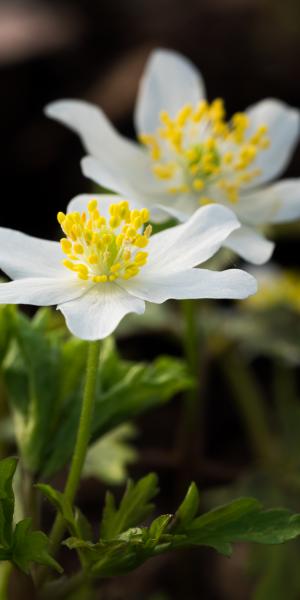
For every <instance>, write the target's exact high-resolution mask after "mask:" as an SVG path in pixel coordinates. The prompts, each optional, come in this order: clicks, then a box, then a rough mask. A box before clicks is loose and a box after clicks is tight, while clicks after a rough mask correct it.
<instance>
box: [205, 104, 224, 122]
mask: <svg viewBox="0 0 300 600" xmlns="http://www.w3.org/2000/svg"><path fill="white" fill-rule="evenodd" d="M209 116H210V118H211V119H213V120H215V121H219V120H220V121H221V120H222V119H223V118H224V116H225V109H224V102H223V100H222V98H216V100H214V101H213V102H212V104H211V105H210V110H209Z"/></svg>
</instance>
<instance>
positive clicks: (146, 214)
mask: <svg viewBox="0 0 300 600" xmlns="http://www.w3.org/2000/svg"><path fill="white" fill-rule="evenodd" d="M140 216H141V218H142V220H143V223H147V221H149V219H150V212H149V210H148V208H142V210H141V211H140Z"/></svg>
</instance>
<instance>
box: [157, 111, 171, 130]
mask: <svg viewBox="0 0 300 600" xmlns="http://www.w3.org/2000/svg"><path fill="white" fill-rule="evenodd" d="M159 118H160V120H161V122H162V123H163V124H164V125H166V127H172V126H173V121H172V120H171V119H170V116H169V114H168V113H167V111H166V110H162V111H161V113H160V115H159Z"/></svg>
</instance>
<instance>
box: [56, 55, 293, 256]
mask: <svg viewBox="0 0 300 600" xmlns="http://www.w3.org/2000/svg"><path fill="white" fill-rule="evenodd" d="M46 114H47V115H48V116H50V117H53V118H55V119H57V120H58V121H61V122H62V123H64V124H66V125H68V126H69V127H71V128H72V129H73V130H74V131H75V132H77V133H78V134H79V135H80V137H81V139H82V141H83V144H84V146H85V149H86V150H87V152H88V153H89V155H90V156H88V157H86V158H84V159H83V161H82V168H83V172H84V173H85V175H86V176H88V177H89V178H91V179H92V180H93V181H95V182H96V183H98V184H100V185H102V186H104V187H105V188H107V189H110V190H113V191H115V192H117V193H120V194H125V195H126V196H128V197H130V198H131V199H132V201H133V202H134V203H135V205H136V206H139V205H142V206H147V207H148V208H149V209H150V210H151V215H152V217H153V219H154V220H156V221H162V220H163V219H166V213H168V214H169V215H173V216H174V217H175V218H177V219H178V220H179V221H181V222H184V221H185V220H186V219H188V218H189V217H190V215H191V214H193V213H194V212H195V210H196V209H197V208H198V206H199V203H200V204H206V203H211V202H217V203H220V204H223V205H225V206H228V207H230V208H231V209H232V210H233V211H234V212H235V214H236V215H237V217H238V219H239V221H240V222H241V224H242V227H241V228H240V229H238V230H236V231H234V233H233V234H232V235H231V236H230V237H229V239H228V240H227V241H226V246H228V247H230V248H231V249H232V250H234V251H235V252H236V253H237V254H239V255H240V256H241V257H243V258H244V259H246V260H248V261H250V262H253V263H256V264H262V263H264V262H266V261H267V260H268V259H269V258H270V256H271V254H272V252H273V248H274V244H273V243H272V242H270V241H268V240H267V239H266V238H265V237H264V236H263V235H262V233H261V231H260V229H262V228H263V226H265V225H268V224H272V223H282V222H286V221H291V220H294V219H297V218H299V216H300V180H299V179H286V180H282V181H279V182H277V183H272V181H273V180H274V178H276V177H277V176H278V175H280V174H281V173H282V172H283V171H284V169H285V168H286V166H287V164H288V162H289V159H290V156H291V154H292V152H293V150H294V148H295V145H296V143H297V141H298V137H299V112H298V111H297V110H295V109H293V108H291V107H289V106H287V105H286V104H284V103H283V102H280V101H278V100H275V99H267V100H263V101H261V102H258V103H257V104H254V105H253V106H251V107H250V108H248V109H247V110H246V111H245V112H244V113H236V114H235V115H233V117H232V118H231V120H230V121H228V122H226V120H225V111H224V106H223V103H222V101H221V100H220V99H217V100H215V101H214V102H212V103H211V104H209V103H208V102H207V101H206V100H205V88H204V83H203V80H202V77H201V75H200V73H199V72H198V71H197V70H196V68H195V67H194V66H193V65H192V64H191V63H190V62H189V61H188V60H187V59H185V58H184V57H182V56H181V55H179V54H177V53H176V52H173V51H169V50H160V49H159V50H156V51H154V52H153V53H152V54H151V56H150V59H149V61H148V63H147V65H146V68H145V71H144V75H143V77H142V80H141V83H140V88H139V93H138V97H137V102H136V108H135V125H136V130H137V137H138V139H139V140H140V141H141V142H142V145H139V144H137V143H134V142H132V141H129V140H127V139H125V138H124V137H122V136H120V135H119V134H118V132H117V131H116V130H115V129H114V128H113V126H112V125H111V124H110V122H109V121H108V119H107V118H106V116H105V115H104V114H103V112H102V111H101V110H100V109H99V108H97V107H95V106H93V105H90V104H88V103H86V102H80V101H74V100H62V101H58V102H54V103H52V104H50V105H49V106H48V107H47V108H46ZM107 149H109V155H108V152H107ZM112 155H113V156H114V161H113V162H112V161H111V160H110V156H112ZM154 206H156V209H155V210H154Z"/></svg>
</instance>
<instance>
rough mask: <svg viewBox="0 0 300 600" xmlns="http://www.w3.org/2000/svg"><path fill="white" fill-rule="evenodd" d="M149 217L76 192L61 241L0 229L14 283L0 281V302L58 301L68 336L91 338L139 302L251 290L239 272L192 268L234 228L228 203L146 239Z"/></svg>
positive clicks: (241, 294)
mask: <svg viewBox="0 0 300 600" xmlns="http://www.w3.org/2000/svg"><path fill="white" fill-rule="evenodd" d="M98 204H99V208H98ZM148 218H149V211H148V210H147V209H141V210H138V209H134V210H130V209H129V205H128V202H126V201H124V200H123V199H122V198H120V197H118V196H115V195H114V196H109V195H98V196H97V197H95V196H87V195H81V196H77V197H76V198H74V199H73V200H72V201H71V202H70V204H69V206H68V209H67V214H64V213H58V221H59V223H60V224H61V227H62V230H63V232H64V234H65V237H63V238H62V239H61V240H60V243H59V242H54V241H46V240H43V239H39V238H35V237H31V236H28V235H25V234H24V233H21V232H19V231H14V230H12V229H4V228H0V241H1V245H0V267H1V269H2V270H3V271H4V272H5V273H6V274H7V275H8V276H9V277H10V278H11V279H13V280H14V281H10V282H7V283H1V284H0V303H2V304H4V303H5V304H6V303H7V304H33V305H35V306H49V305H57V308H58V309H59V310H60V311H61V312H62V313H63V315H64V316H65V319H66V323H67V326H68V328H69V329H70V331H71V332H72V333H73V334H74V335H76V336H77V337H79V338H82V339H86V340H96V339H102V338H104V337H106V336H108V335H109V334H111V333H112V332H113V331H114V329H115V328H116V327H117V325H118V323H119V322H120V321H121V319H122V318H123V317H124V316H125V315H126V314H128V313H138V314H142V313H143V312H144V310H145V301H146V302H154V303H157V304H160V303H162V302H165V300H168V299H169V298H174V299H183V298H246V297H247V296H249V295H250V294H254V293H255V292H256V288H257V286H256V281H255V279H254V278H253V277H252V276H251V275H248V273H245V272H244V271H241V270H238V269H229V270H226V271H223V272H214V271H209V270H206V269H199V268H194V267H195V265H198V264H200V263H202V262H204V261H206V260H207V259H209V258H210V257H211V256H212V255H213V254H214V253H215V252H216V251H217V250H218V249H219V247H220V245H221V244H222V243H223V242H224V240H225V238H226V237H227V236H228V235H230V234H231V232H232V231H234V230H235V229H237V228H238V227H239V223H238V221H237V219H236V217H235V216H234V214H233V213H232V212H231V211H229V210H228V209H227V208H225V207H222V206H206V207H202V208H199V209H198V210H197V211H196V212H195V213H194V215H193V216H192V217H191V218H190V219H189V220H188V221H187V222H186V223H184V224H181V225H178V226H176V227H173V228H170V229H168V230H166V231H164V232H161V233H157V234H156V235H153V236H152V237H150V235H151V226H150V225H147V226H145V223H146V221H147V220H148ZM145 248H147V250H145Z"/></svg>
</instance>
